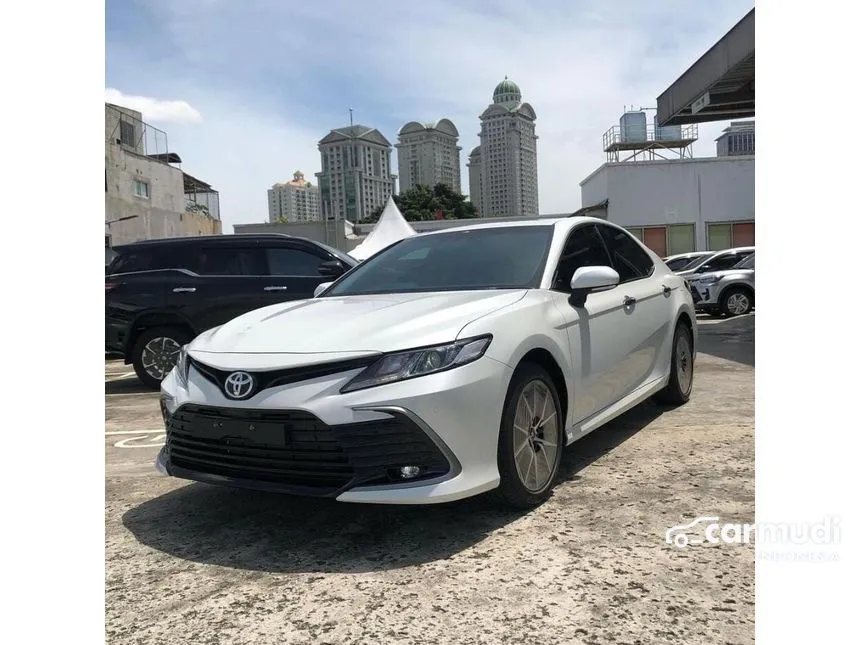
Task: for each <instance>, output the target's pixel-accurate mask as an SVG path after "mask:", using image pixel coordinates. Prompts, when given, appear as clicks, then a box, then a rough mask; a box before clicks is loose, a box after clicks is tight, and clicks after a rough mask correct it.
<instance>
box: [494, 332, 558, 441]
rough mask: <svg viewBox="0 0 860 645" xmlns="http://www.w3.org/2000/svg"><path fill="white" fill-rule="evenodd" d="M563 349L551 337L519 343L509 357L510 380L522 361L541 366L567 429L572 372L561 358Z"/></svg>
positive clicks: (539, 337)
mask: <svg viewBox="0 0 860 645" xmlns="http://www.w3.org/2000/svg"><path fill="white" fill-rule="evenodd" d="M564 355H565V354H564V351H563V349H562V348H561V347H559V346H558V345H557V344H556V343H555V342H554V341H553V339H551V338H548V337H542V336H538V337H534V338H530V339H528V340H526V341H524V342H523V343H521V344H520V345H519V347H518V348H517V349H516V350H515V352H514V353H513V356H512V357H511V361H510V366H511V367H512V368H513V370H514V371H513V373H512V374H511V380H510V381H509V382H508V387H509V388H510V383H511V382H513V378H514V373H516V371H517V369H518V368H519V367H520V366H521V365H523V364H524V363H535V364H537V365H540V366H541V367H543V368H544V369H545V370H546V371H547V372H548V373H549V375H550V377H551V378H552V380H553V384H554V385H555V389H556V391H557V392H558V398H559V402H560V403H561V407H562V414H563V418H564V422H565V423H564V429H567V425H568V421H569V420H570V414H571V410H572V409H573V400H572V398H573V391H572V387H571V386H572V384H573V374H572V373H571V367H570V365H568V364H566V362H565V361H564V360H563V358H562V357H563V356H564Z"/></svg>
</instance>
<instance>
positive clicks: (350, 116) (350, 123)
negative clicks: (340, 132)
mask: <svg viewBox="0 0 860 645" xmlns="http://www.w3.org/2000/svg"><path fill="white" fill-rule="evenodd" d="M349 127H352V108H349Z"/></svg>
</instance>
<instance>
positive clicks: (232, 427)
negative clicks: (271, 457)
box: [188, 419, 288, 448]
mask: <svg viewBox="0 0 860 645" xmlns="http://www.w3.org/2000/svg"><path fill="white" fill-rule="evenodd" d="M287 432H288V429H287V426H286V424H283V423H271V422H268V423H267V422H259V421H238V420H234V419H212V420H210V421H203V422H200V423H195V424H193V427H191V428H189V429H188V434H190V435H191V436H193V437H196V438H199V439H212V440H216V441H219V442H222V443H231V444H235V445H237V446H266V447H275V448H283V447H284V446H286V445H287Z"/></svg>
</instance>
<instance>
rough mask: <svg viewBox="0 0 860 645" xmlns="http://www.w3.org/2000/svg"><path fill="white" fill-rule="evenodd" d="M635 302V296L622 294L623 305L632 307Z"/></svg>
mask: <svg viewBox="0 0 860 645" xmlns="http://www.w3.org/2000/svg"><path fill="white" fill-rule="evenodd" d="M635 304H636V298H631V297H630V296H624V306H625V307H632V306H633V305H635Z"/></svg>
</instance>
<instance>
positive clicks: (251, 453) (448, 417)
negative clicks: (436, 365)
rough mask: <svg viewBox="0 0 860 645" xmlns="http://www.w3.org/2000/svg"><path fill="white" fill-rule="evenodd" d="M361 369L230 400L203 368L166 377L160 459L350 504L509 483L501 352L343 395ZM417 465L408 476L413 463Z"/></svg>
mask: <svg viewBox="0 0 860 645" xmlns="http://www.w3.org/2000/svg"><path fill="white" fill-rule="evenodd" d="M358 371H359V370H351V371H349V372H341V373H339V374H331V375H325V376H321V377H319V378H314V379H312V380H307V381H302V382H299V383H290V384H286V385H282V386H278V387H271V388H269V389H266V390H263V391H261V392H259V393H258V394H256V395H255V396H253V397H251V398H250V399H248V400H247V401H233V400H230V399H227V398H226V397H225V396H224V394H223V392H222V391H221V389H220V388H219V387H217V386H216V385H215V384H214V383H213V382H212V381H211V380H209V379H207V378H205V377H204V376H203V375H202V374H201V373H200V372H198V371H197V370H196V368H194V367H192V368H191V370H190V373H189V378H188V387H187V388H183V387H180V386H179V384H178V382H177V380H176V378H175V374H174V373H171V374H170V375H169V376H168V377H167V379H165V381H164V382H163V383H162V411H163V414H164V418H165V426H166V434H167V441H166V444H165V446H164V448H163V449H162V451H161V453H160V454H159V456H158V458H157V461H156V467H157V468H158V469H159V470H160V471H161V472H163V473H165V474H168V475H172V476H175V477H180V478H184V479H191V480H195V481H202V482H207V483H210V484H219V485H227V486H234V487H242V488H252V489H257V490H265V491H273V492H283V493H291V494H298V495H312V496H322V497H334V498H336V499H338V500H340V501H352V502H369V503H393V504H397V503H401V504H426V503H438V502H446V501H451V500H455V499H460V498H463V497H468V496H471V495H475V494H478V493H481V492H484V491H486V490H490V489H492V488H495V487H496V486H497V485H498V481H499V474H498V468H497V463H496V453H497V445H498V431H499V425H500V422H501V413H502V406H503V403H504V396H505V393H506V391H507V386H508V383H509V381H510V376H511V369H510V368H509V367H508V366H507V365H504V364H502V363H499V362H498V361H495V360H493V359H492V358H489V357H486V356H485V357H483V358H481V359H479V360H477V361H475V362H474V363H470V364H468V365H464V366H462V367H459V368H456V369H453V370H449V371H447V372H442V373H438V374H432V375H428V376H423V377H420V378H416V379H411V380H409V381H402V382H400V383H391V384H388V385H383V386H379V387H374V388H368V389H366V390H359V391H356V392H349V393H347V394H341V393H340V388H341V387H342V386H343V385H344V384H345V383H347V382H348V381H349V380H350V379H351V378H352V377H353V376H355V375H356V374H357V373H358ZM404 467H412V468H410V470H414V468H415V467H417V468H418V469H419V471H418V473H417V475H413V473H409V475H410V476H409V477H404V476H403V473H402V471H401V468H404Z"/></svg>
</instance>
